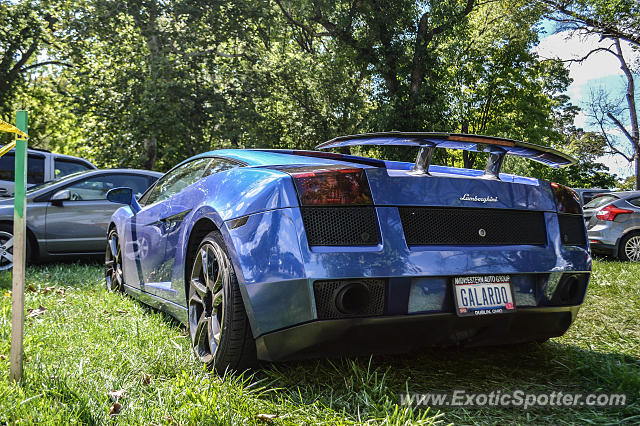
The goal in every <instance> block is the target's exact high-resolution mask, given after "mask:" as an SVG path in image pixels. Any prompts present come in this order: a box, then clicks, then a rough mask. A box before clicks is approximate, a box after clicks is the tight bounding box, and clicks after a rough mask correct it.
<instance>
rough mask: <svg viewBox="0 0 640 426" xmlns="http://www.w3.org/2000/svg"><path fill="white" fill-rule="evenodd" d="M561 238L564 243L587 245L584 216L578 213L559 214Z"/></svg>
mask: <svg viewBox="0 0 640 426" xmlns="http://www.w3.org/2000/svg"><path fill="white" fill-rule="evenodd" d="M558 222H559V223H560V238H561V239H562V244H565V245H569V246H586V245H587V240H586V237H585V231H584V218H583V217H582V215H577V214H559V215H558Z"/></svg>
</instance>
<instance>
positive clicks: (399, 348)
mask: <svg viewBox="0 0 640 426" xmlns="http://www.w3.org/2000/svg"><path fill="white" fill-rule="evenodd" d="M579 309H580V307H579V306H566V307H546V308H522V309H519V310H517V311H516V312H514V313H507V314H497V315H485V316H476V317H458V316H456V315H455V314H451V313H439V314H421V315H399V316H383V317H369V318H350V319H338V320H322V321H312V322H308V323H306V324H301V325H297V326H294V327H290V328H287V329H284V330H279V331H275V332H271V333H268V334H265V335H262V336H260V337H258V338H257V340H256V344H257V349H258V357H259V358H260V359H262V360H265V361H284V360H290V359H303V358H313V357H318V356H332V355H333V356H352V355H368V354H382V353H403V352H408V351H411V350H415V349H419V348H422V347H429V346H453V345H462V346H481V345H500V344H510V343H520V342H528V341H536V340H544V339H547V338H549V337H557V336H561V335H562V334H564V332H566V331H567V329H568V328H569V326H570V325H571V323H572V322H573V321H574V319H575V318H576V315H577V314H578V310H579Z"/></svg>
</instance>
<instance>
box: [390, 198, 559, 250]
mask: <svg viewBox="0 0 640 426" xmlns="http://www.w3.org/2000/svg"><path fill="white" fill-rule="evenodd" d="M399 210H400V218H401V220H402V227H403V229H404V237H405V239H406V241H407V244H408V245H410V246H416V245H520V244H535V245H544V244H546V243H547V232H546V226H545V220H544V213H543V212H533V211H522V210H495V209H473V208H449V207H400V208H399Z"/></svg>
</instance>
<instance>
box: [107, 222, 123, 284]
mask: <svg viewBox="0 0 640 426" xmlns="http://www.w3.org/2000/svg"><path fill="white" fill-rule="evenodd" d="M104 281H105V287H106V288H107V290H109V291H124V272H123V269H122V250H121V246H120V238H119V237H118V231H117V229H116V228H112V229H111V230H110V231H109V233H108V234H107V250H106V253H105V255H104Z"/></svg>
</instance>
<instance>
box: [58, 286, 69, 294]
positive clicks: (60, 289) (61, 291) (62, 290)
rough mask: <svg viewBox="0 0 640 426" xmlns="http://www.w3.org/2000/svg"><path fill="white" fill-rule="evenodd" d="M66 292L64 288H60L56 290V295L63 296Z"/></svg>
mask: <svg viewBox="0 0 640 426" xmlns="http://www.w3.org/2000/svg"><path fill="white" fill-rule="evenodd" d="M66 292H67V290H65V289H64V288H62V287H60V288H58V289H56V294H61V295H63V296H64V294H65V293H66Z"/></svg>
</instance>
